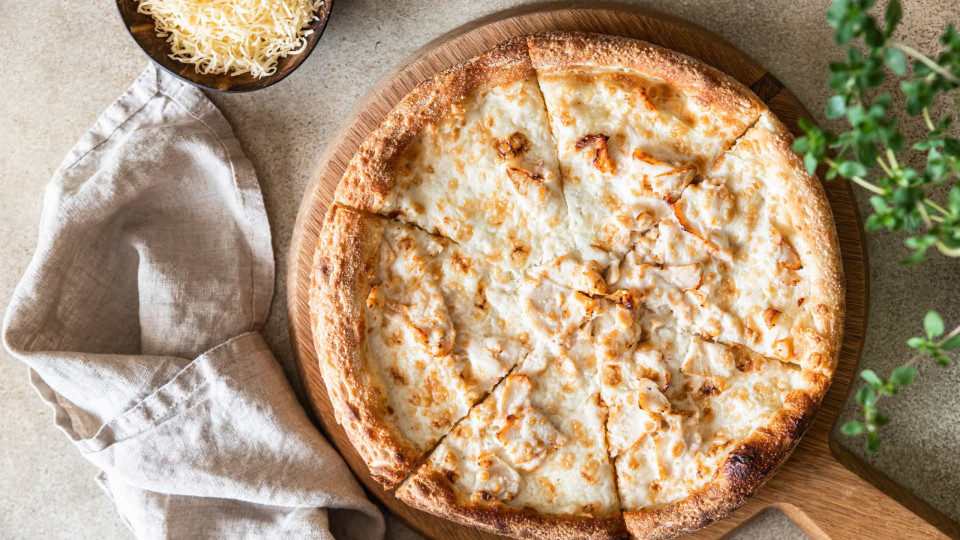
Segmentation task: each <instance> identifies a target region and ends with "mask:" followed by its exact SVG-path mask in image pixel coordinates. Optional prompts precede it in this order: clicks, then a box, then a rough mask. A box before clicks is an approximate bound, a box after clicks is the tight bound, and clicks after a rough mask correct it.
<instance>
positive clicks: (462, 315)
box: [311, 207, 532, 487]
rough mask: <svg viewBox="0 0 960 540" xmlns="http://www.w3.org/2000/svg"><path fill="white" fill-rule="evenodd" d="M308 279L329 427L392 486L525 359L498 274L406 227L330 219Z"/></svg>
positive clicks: (526, 345) (511, 297)
mask: <svg viewBox="0 0 960 540" xmlns="http://www.w3.org/2000/svg"><path fill="white" fill-rule="evenodd" d="M313 279H314V286H313V295H312V297H311V316H312V318H313V324H314V338H315V341H316V344H317V347H316V349H317V351H318V355H319V359H320V367H321V370H322V372H323V376H324V380H325V381H326V382H327V385H328V388H327V390H328V393H329V395H330V398H331V401H332V403H333V408H334V411H335V413H336V418H337V421H338V422H339V423H340V424H341V425H342V426H343V427H344V429H345V430H346V432H347V434H348V435H349V437H350V440H351V442H352V443H353V445H354V446H355V447H356V448H357V449H358V450H359V452H360V454H361V456H362V457H363V458H364V460H365V461H366V463H367V464H368V465H369V466H370V470H371V473H372V474H373V476H374V477H375V478H377V480H379V481H380V482H381V483H383V484H384V485H385V486H388V487H389V486H392V485H394V484H396V483H397V482H399V481H400V480H402V479H403V478H405V477H406V476H407V474H409V472H410V471H411V470H412V468H413V465H414V463H415V462H416V461H417V460H418V459H419V457H420V456H421V455H422V453H423V452H425V451H427V450H428V449H430V448H431V447H432V446H433V445H434V444H435V443H436V442H437V441H438V440H439V439H440V437H442V436H443V435H444V434H446V433H447V432H448V431H449V430H450V429H451V428H452V427H453V426H454V425H455V423H456V422H457V421H458V420H459V419H460V418H462V417H463V416H465V415H466V414H467V412H468V411H469V409H470V407H472V406H473V405H474V404H475V403H476V402H477V401H478V400H479V399H480V398H481V397H482V396H483V395H484V393H486V392H487V391H489V390H490V388H492V387H493V386H494V384H496V382H497V381H499V380H500V379H501V378H502V377H503V376H504V375H506V374H507V372H508V371H509V370H510V369H511V368H513V367H514V366H515V365H516V364H517V363H518V362H519V361H520V360H521V359H522V358H524V357H525V356H527V354H528V353H529V351H530V350H531V349H532V345H531V336H530V334H529V332H528V330H527V323H526V317H527V315H526V314H525V313H524V312H523V311H522V310H521V309H520V306H519V304H518V302H517V299H516V292H515V291H514V290H513V289H512V286H510V285H507V284H508V283H510V282H509V281H508V280H507V279H506V277H505V276H504V273H503V271H502V270H501V269H500V268H499V267H497V266H493V265H486V264H483V263H481V260H480V258H479V257H477V256H475V255H474V254H472V253H470V252H468V251H466V250H464V249H463V248H461V247H460V246H458V245H457V244H455V243H454V242H452V241H451V240H448V239H445V238H441V237H437V236H433V235H430V234H428V233H426V232H424V231H422V230H420V229H418V228H416V227H413V226H410V225H406V224H403V223H400V222H397V221H393V220H388V219H385V218H381V217H377V216H372V215H370V214H361V213H358V212H355V211H352V210H347V209H343V208H340V207H333V208H331V210H330V212H329V214H328V217H327V220H326V222H325V224H324V234H323V235H321V241H320V245H319V246H318V249H317V254H316V258H315V263H314V276H313Z"/></svg>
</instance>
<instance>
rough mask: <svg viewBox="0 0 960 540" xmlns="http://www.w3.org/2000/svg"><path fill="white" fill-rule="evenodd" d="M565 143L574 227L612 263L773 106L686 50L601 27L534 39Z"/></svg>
mask: <svg viewBox="0 0 960 540" xmlns="http://www.w3.org/2000/svg"><path fill="white" fill-rule="evenodd" d="M528 43H529V47H530V56H531V58H532V61H533V65H534V67H535V68H536V70H537V77H538V81H539V84H540V88H541V90H542V92H543V96H544V100H545V102H546V108H547V112H548V115H549V119H550V128H551V130H552V133H553V136H554V138H555V139H556V142H557V149H558V150H557V151H558V159H559V164H560V171H561V173H562V174H563V194H564V197H565V200H566V204H567V208H568V213H569V216H570V223H571V233H572V236H573V239H574V241H575V243H576V246H577V248H578V250H580V251H581V252H583V253H584V254H586V255H585V258H589V259H590V260H596V261H599V262H598V265H599V266H601V267H605V266H607V265H609V264H610V263H612V262H613V261H615V260H616V259H617V258H619V257H620V256H622V255H623V254H624V253H626V252H627V251H628V250H629V249H630V248H631V247H632V246H633V244H634V242H635V239H636V235H637V234H638V233H642V232H644V231H646V230H648V229H649V228H650V227H651V226H652V225H653V223H655V222H657V221H659V220H660V219H662V218H663V217H664V216H666V215H668V214H670V213H671V208H670V204H671V203H673V202H675V201H676V200H678V199H679V198H680V196H681V194H682V193H683V191H684V190H685V189H686V187H687V186H688V185H690V183H691V182H693V181H694V179H695V178H696V177H697V176H698V175H699V174H702V173H704V172H705V171H706V170H707V168H708V167H709V166H710V164H711V163H713V161H714V160H715V159H716V158H718V157H719V156H720V155H721V154H722V153H723V152H724V151H725V150H726V149H727V148H728V147H729V146H731V145H732V144H733V142H734V140H735V139H736V138H737V137H738V136H740V135H741V134H742V133H743V132H744V131H745V130H746V129H747V127H748V126H750V125H751V124H752V123H753V122H754V121H755V120H756V119H757V117H758V116H759V115H760V112H761V111H762V110H764V109H765V107H764V105H763V104H762V103H761V102H760V101H759V100H758V99H757V98H756V96H754V95H753V94H752V93H751V92H750V91H749V90H748V89H746V88H745V87H743V86H741V85H739V84H738V83H736V82H735V81H732V80H731V79H730V78H729V77H726V76H724V75H722V74H721V73H719V72H717V71H715V70H713V69H712V68H710V67H708V66H706V65H704V64H702V63H700V62H698V61H696V60H694V59H692V58H689V57H686V56H683V55H681V54H678V53H675V52H673V51H669V50H666V49H662V48H660V47H657V46H654V45H651V44H649V43H644V42H641V41H636V40H631V39H626V38H619V37H613V36H600V35H593V34H573V33H563V34H552V33H545V34H536V35H534V36H530V37H529V38H528Z"/></svg>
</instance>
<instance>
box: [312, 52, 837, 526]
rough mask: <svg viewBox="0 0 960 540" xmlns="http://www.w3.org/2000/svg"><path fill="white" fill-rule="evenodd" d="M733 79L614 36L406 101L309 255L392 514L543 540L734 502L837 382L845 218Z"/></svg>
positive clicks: (462, 68)
mask: <svg viewBox="0 0 960 540" xmlns="http://www.w3.org/2000/svg"><path fill="white" fill-rule="evenodd" d="M791 141H792V138H791V136H790V134H789V133H788V132H787V130H786V128H785V127H784V126H783V124H781V123H780V121H779V120H777V118H776V117H775V116H774V115H773V114H772V113H771V112H770V111H769V110H768V109H767V107H766V106H765V105H764V104H763V102H761V101H760V100H759V99H758V98H757V97H756V96H755V95H754V94H753V93H751V92H750V90H748V89H747V88H745V87H743V86H742V85H741V84H739V83H737V82H736V81H734V80H732V79H731V78H730V77H728V76H726V75H723V74H722V73H719V72H718V71H716V70H714V69H712V68H710V67H708V66H706V65H704V64H702V63H700V62H698V61H696V60H694V59H691V58H688V57H686V56H683V55H681V54H678V53H675V52H673V51H669V50H666V49H663V48H660V47H656V46H654V45H651V44H648V43H644V42H640V41H634V40H629V39H624V38H617V37H611V36H604V35H593V34H579V33H543V34H535V35H530V36H522V37H518V38H515V39H512V40H509V41H506V42H504V43H502V44H500V45H499V46H497V47H496V48H494V49H492V50H490V51H488V52H486V53H484V54H481V55H479V56H477V57H475V58H473V59H471V60H469V61H467V62H464V63H462V64H460V65H457V66H455V67H453V68H451V69H449V70H446V71H444V72H441V73H439V74H437V75H436V76H435V77H433V78H432V79H430V80H427V81H425V82H423V83H422V84H420V85H419V86H417V87H416V88H415V89H414V90H413V91H412V92H411V93H410V94H409V95H407V96H406V98H404V99H403V100H402V101H401V102H400V103H399V104H398V105H397V107H396V108H395V109H394V110H393V111H392V112H391V113H390V114H389V115H388V116H387V117H386V118H385V119H384V120H383V121H382V123H381V124H380V125H379V126H378V127H377V128H376V130H374V131H373V133H372V134H371V135H370V136H369V138H368V139H367V140H366V141H365V142H364V143H363V145H362V146H361V148H360V149H359V151H358V152H357V154H356V156H355V157H354V158H353V160H352V161H351V162H350V164H349V166H348V168H347V170H346V173H345V174H344V176H343V179H342V180H341V182H340V184H339V186H338V188H337V191H336V196H335V203H334V205H333V206H332V207H331V208H330V210H329V211H328V214H327V218H326V221H325V223H324V226H323V231H322V233H321V235H320V238H319V243H318V247H317V251H316V257H315V261H314V272H313V289H312V291H311V315H312V320H313V325H314V339H315V343H316V350H317V354H318V356H319V361H320V367H321V370H322V374H323V378H324V382H325V384H326V387H327V391H328V393H329V396H330V400H331V402H332V404H333V407H334V410H335V412H336V419H337V421H338V422H339V423H340V424H341V425H342V426H343V428H344V429H345V430H346V433H347V435H348V436H349V438H350V441H351V442H352V444H353V445H354V446H355V448H356V450H357V451H358V452H359V454H360V456H361V457H362V458H363V460H364V461H365V462H366V464H367V466H368V467H369V469H370V473H371V474H372V475H373V477H374V478H376V479H377V480H378V481H379V482H381V483H382V484H383V486H384V487H385V488H387V489H390V490H394V491H393V493H394V494H395V495H396V496H397V497H399V498H400V499H402V500H403V501H405V502H406V503H408V504H410V505H412V506H415V507H417V508H421V509H423V510H426V511H428V512H432V513H434V514H437V515H440V516H444V517H446V518H449V519H452V520H455V521H458V522H461V523H467V524H470V525H474V526H476V527H480V528H483V529H486V530H489V531H493V532H497V533H501V534H507V535H511V536H516V537H531V538H609V537H613V538H620V537H626V536H630V535H632V536H636V537H642V538H668V537H673V536H678V535H680V534H683V533H685V532H688V531H691V530H693V529H696V528H698V527H702V526H704V525H705V524H707V523H709V522H711V521H713V520H716V519H718V518H721V517H723V516H724V515H726V514H727V513H729V512H730V511H731V510H733V509H734V508H736V507H738V506H739V505H741V504H743V502H744V501H745V500H746V499H747V497H749V496H750V495H751V494H752V493H753V492H754V491H756V489H757V488H758V487H760V485H761V484H762V483H763V482H764V481H765V480H766V479H767V478H769V477H770V476H771V475H772V474H773V473H774V472H775V471H776V469H777V468H778V467H779V466H780V465H781V464H782V462H783V461H784V460H785V459H786V458H787V456H788V455H789V454H790V452H791V451H792V450H793V448H794V446H795V445H796V444H797V441H798V440H799V438H800V436H801V435H802V434H803V432H804V430H806V428H807V427H808V426H809V425H810V423H811V421H812V418H813V415H814V413H815V412H816V409H817V407H818V406H819V403H820V400H821V398H822V397H823V395H824V393H825V392H826V389H827V387H828V386H829V384H830V380H831V377H832V375H833V371H834V367H835V365H836V361H837V354H838V351H839V347H840V339H841V331H842V330H841V329H842V323H843V315H844V304H843V302H844V288H843V276H842V268H841V260H840V252H839V247H838V241H837V235H836V230H835V228H834V223H833V218H832V214H831V212H830V207H829V205H828V203H827V200H826V197H825V195H824V191H823V189H822V187H821V185H820V183H819V181H818V180H817V179H816V178H814V177H811V176H810V175H808V174H807V173H806V172H805V170H804V167H803V164H802V163H801V160H799V159H798V156H797V155H795V154H794V153H793V152H792V150H791Z"/></svg>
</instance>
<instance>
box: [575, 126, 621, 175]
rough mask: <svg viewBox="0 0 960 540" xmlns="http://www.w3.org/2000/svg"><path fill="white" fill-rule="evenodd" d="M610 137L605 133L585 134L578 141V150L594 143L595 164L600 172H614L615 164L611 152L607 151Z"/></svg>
mask: <svg viewBox="0 0 960 540" xmlns="http://www.w3.org/2000/svg"><path fill="white" fill-rule="evenodd" d="M609 140H610V137H607V136H606V135H603V134H597V135H585V136H584V137H583V138H582V139H580V140H579V141H577V150H581V149H583V148H584V147H586V146H587V145H588V144H590V143H591V142H592V143H593V149H594V151H593V166H594V167H596V168H597V170H599V171H600V172H604V173H612V172H613V169H614V166H613V160H612V159H610V154H609V153H608V152H607V141H609Z"/></svg>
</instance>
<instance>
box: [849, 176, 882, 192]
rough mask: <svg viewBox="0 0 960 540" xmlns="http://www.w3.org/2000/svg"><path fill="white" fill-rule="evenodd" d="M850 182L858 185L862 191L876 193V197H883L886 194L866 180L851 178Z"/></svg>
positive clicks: (856, 177) (857, 177)
mask: <svg viewBox="0 0 960 540" xmlns="http://www.w3.org/2000/svg"><path fill="white" fill-rule="evenodd" d="M850 180H852V181H853V182H854V183H855V184H857V185H859V186H860V187H862V188H863V189H867V190H870V191H872V192H874V193H876V194H877V195H883V194H885V193H886V191H884V190H883V189H881V188H879V187H877V186H875V185H873V184H871V183H870V182H867V181H866V180H864V179H863V178H860V177H859V176H851V177H850Z"/></svg>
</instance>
